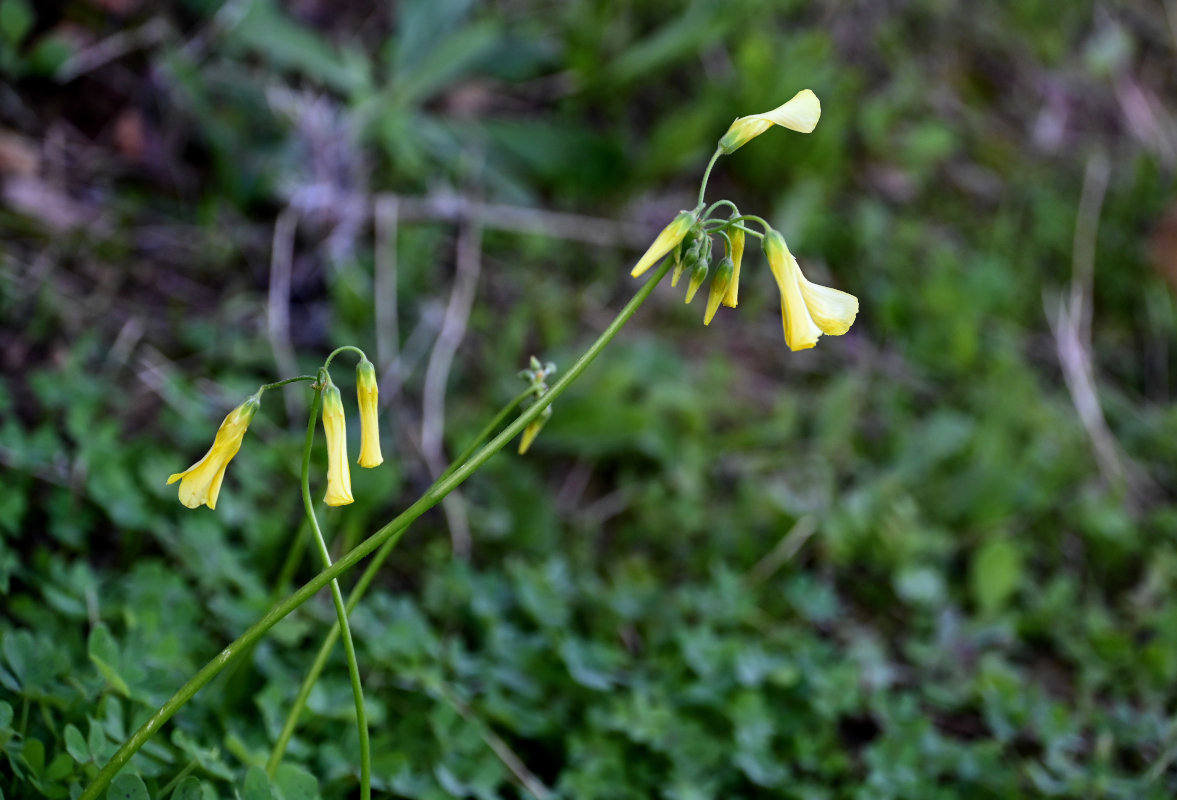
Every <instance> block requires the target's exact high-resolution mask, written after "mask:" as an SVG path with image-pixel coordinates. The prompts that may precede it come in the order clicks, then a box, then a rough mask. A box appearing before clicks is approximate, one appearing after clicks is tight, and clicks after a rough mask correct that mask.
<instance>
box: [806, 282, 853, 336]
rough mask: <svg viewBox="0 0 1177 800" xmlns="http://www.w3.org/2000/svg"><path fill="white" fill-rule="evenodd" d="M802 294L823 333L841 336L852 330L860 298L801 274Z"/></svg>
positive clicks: (810, 313) (810, 314)
mask: <svg viewBox="0 0 1177 800" xmlns="http://www.w3.org/2000/svg"><path fill="white" fill-rule="evenodd" d="M801 296H802V297H804V298H805V305H806V306H807V307H808V308H809V316H811V317H812V318H813V321H814V322H815V323H817V327H819V328H821V332H822V333H827V334H829V335H830V336H840V335H842V334H843V333H845V332H846V331H848V330H850V326H851V325H853V324H854V318H855V317H856V316H858V298H857V297H855V296H854V295H852V294H849V293H847V292H843V291H839V290H838V289H831V288H830V287H829V286H819V285H818V284H816V283H810V282H809V281H808V280H806V279H805V276H804V275H802V276H801Z"/></svg>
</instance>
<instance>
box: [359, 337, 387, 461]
mask: <svg viewBox="0 0 1177 800" xmlns="http://www.w3.org/2000/svg"><path fill="white" fill-rule="evenodd" d="M379 394H380V389H379V387H378V386H377V385H376V367H374V366H372V362H371V361H369V360H368V359H366V358H365V359H364V360H363V361H361V362H360V363H359V364H357V365H356V396H357V399H358V401H359V404H360V459H359V464H360V466H361V467H378V466H380V465H381V464H383V463H384V456H383V455H382V454H381V453H380V422H379V412H378V410H377V404H378V400H379Z"/></svg>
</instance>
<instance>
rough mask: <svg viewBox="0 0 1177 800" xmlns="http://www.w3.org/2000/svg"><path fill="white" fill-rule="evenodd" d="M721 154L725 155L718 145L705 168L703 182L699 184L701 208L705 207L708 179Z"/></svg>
mask: <svg viewBox="0 0 1177 800" xmlns="http://www.w3.org/2000/svg"><path fill="white" fill-rule="evenodd" d="M721 155H723V151H722V150H720V149H719V148H718V147H717V148H715V153H714V154H713V155H712V156H711V160H710V161H708V162H707V169H705V170H703V182H702V183H700V184H699V205H698V207H699V208H702V207H703V195H704V194H705V193H706V192H707V180H708V179H709V178H710V177H711V168H712V167H714V166H715V162H716V161H718V160H719V157H720V156H721Z"/></svg>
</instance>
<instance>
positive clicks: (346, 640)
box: [268, 389, 372, 800]
mask: <svg viewBox="0 0 1177 800" xmlns="http://www.w3.org/2000/svg"><path fill="white" fill-rule="evenodd" d="M322 399H323V392H322V390H321V389H316V390H315V397H314V400H312V401H311V413H310V417H309V419H308V420H307V438H306V443H305V444H304V445H303V447H302V505H303V508H305V509H306V515H307V522H309V523H310V525H311V530H312V531H313V532H314V534H315V544H316V545H318V547H319V558H321V559H322V560H323V568H324V569H330V568H331V553H330V552H329V551H328V550H327V542H326V540H325V539H324V538H323V531H322V529H320V528H319V520H318V518H317V517H316V516H315V504H314V503H313V502H312V501H311V479H310V474H311V446H312V445H313V444H314V442H315V423H316V422H318V418H319V406H320V404H321V403H322ZM331 599H332V600H333V601H335V616H336V617H338V619H339V621H338V622H337V623H336V624H337V625H338V626H339V629H340V630H341V631H342V632H343V651H344V653H345V654H346V656H347V674H348V677H349V678H350V679H351V693H352V697H353V698H354V699H355V703H356V731H357V733H359V736H360V797H361V799H362V800H371V797H372V749H371V746H370V744H369V742H368V717H367V715H366V714H365V713H364V687H363V684H361V683H360V668H359V664H358V663H357V661H356V648H355V644H354V643H353V642H352V638H351V626H350V625H348V622H347V608H346V607H345V606H344V604H343V593H342V592H341V591H340V590H339V581H337V580H332V581H331ZM268 766H271V765H268ZM272 767H273V768H272V769H271V770H270V775H271V777H272V776H273V774H274V771H275V770H277V764H274V765H272Z"/></svg>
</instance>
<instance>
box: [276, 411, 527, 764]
mask: <svg viewBox="0 0 1177 800" xmlns="http://www.w3.org/2000/svg"><path fill="white" fill-rule="evenodd" d="M530 394H531V389H530V388H529V389H527V390H526V391H524V392H521V393H520V394H519V395H517V396H516V397H515V399H514V400H512V401H511V402H509V403H507V405H505V406H503V407H502V409H501V410H500V411H499V413H498V414H496V415H495V417H494V419H492V420H491V421H490V422H488V423H487V424H486V425H485V426H484V427H483V429H482V430H481V431H479V432H478V435H477V436H475V437H474V440H473V441H471V442H470V444H469V445H467V446H466V449H465V450H463V451H462V454H461V455H459V456H458V457H457V458H455V459H454V460H453V462H451V463H450V465H449V467H447V468H446V470H445V472H443V473H442V474H441V475H440V476H438V478H437V480H438V481H442V480H444V479H445V478H447V477H449V476H450V474H452V473H453V472H454V470H456V469H457V468H458V467H460V466H461V465H462V464H464V463H466V460H467V459H468V458H470V456H472V455H473V454H474V451H475V450H477V449H478V447H479V446H480V445H481V444H482V443H483V442H484V441H486V439H487V437H488V436H490V435H491V434H492V433H494V432H495V430H496V429H497V428H498V427H499V425H501V424H502V422H503V420H505V419H506V418H507V417H508V415H510V413H511V412H512V411H514V410H515V408H516V407H517V406H518V405H519V404H520V403H522V402H523V401H524V400H525V399H527V397H528V396H529V395H530ZM436 485H437V484H436V482H435V483H434V486H436ZM432 490H433V486H430V487H429V489H427V490H426V491H432ZM407 528H408V524H407V523H406V524H405V526H404V527H403V528H400V529H398V530H397V531H396V532H395V533H394V534H393V536H392V538H391V539H389V540H388V541H387V542H385V543H384V544H382V545H381V546H380V549H379V550H378V551H377V552H376V555H374V556H373V557H372V560H371V561H369V562H368V566H367V567H366V568H365V569H364V574H363V575H361V576H360V579H359V580H358V581H356V585H355V586H354V587H353V588H352V590H351V594H349V595H348V596H347V613H348V614H350V613H351V612H352V611H353V610H354V609H355V607H356V606H357V605H359V602H360V600H361V599H362V598H363V596H364V593H365V592H366V591H368V587H369V586H370V585H371V583H372V581H373V579H375V577H376V573H377V572H379V571H380V567H382V566H383V565H384V561H385V559H387V558H388V555H389V553H391V552H392V549H393V548H394V547H396V543H397V542H399V541H400V538H401V534H403V533H404V532H405V530H406V529H407ZM338 639H339V624H338V623H336V624H335V625H333V626H332V627H331V630H330V631H328V632H327V636H326V638H324V639H323V643H322V644H321V645H320V646H319V652H318V653H317V654H316V655H315V660H314V662H313V663H312V664H311V668H310V669H309V670H307V674H306V677H305V678H303V681H302V685H301V686H300V687H298V694H296V695H295V696H294V702H292V703H291V704H290V711H289V712H288V713H287V715H286V722H285V724H284V725H283V726H282V732H281V733H280V734H279V735H278V741H276V742H275V743H274V750H273V752H271V753H270V759H269V761H267V762H266V771H267V772H268V773H269V774H271V775H273V774H274V772H275V770H277V769H278V764H280V763H281V762H282V756H283V755H285V753H286V747H287V745H289V744H290V739H291V737H292V736H294V729H295V728H296V727H297V726H298V720H299V718H300V717H301V716H302V711H303V709H304V708H306V704H307V699H308V698H309V697H310V696H311V689H313V688H314V686H315V683H316V682H317V681H318V680H319V675H321V674H322V672H323V669H324V667H326V666H327V659H328V657H330V655H331V650H332V649H333V648H334V647H335V642H336V641H337V640H338Z"/></svg>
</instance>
